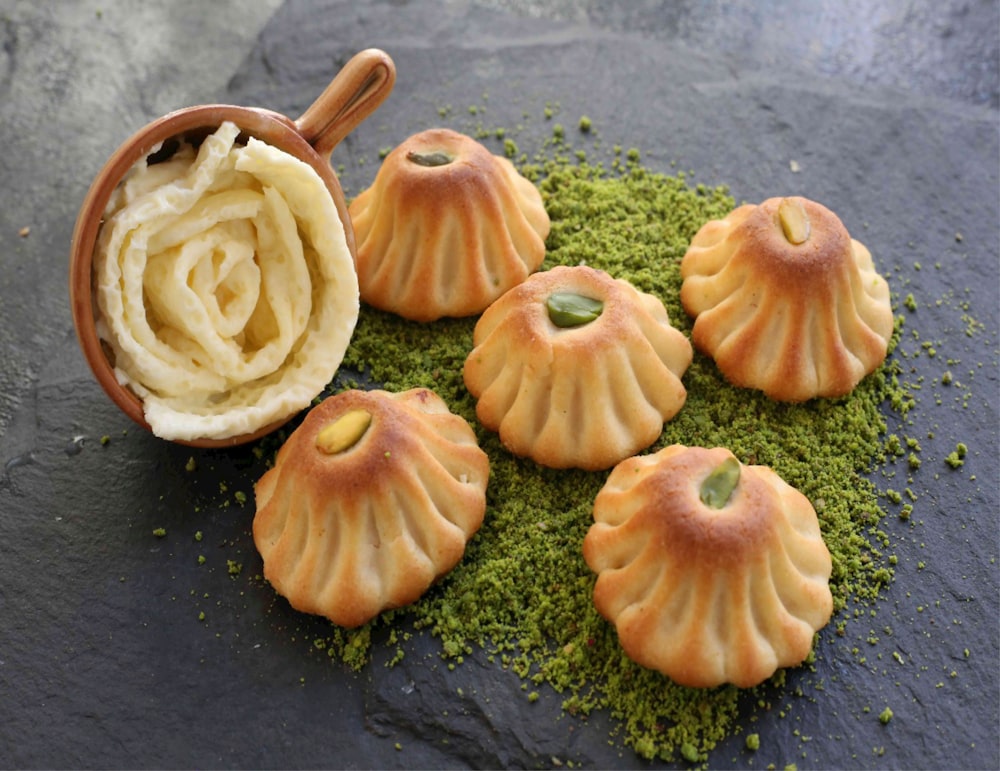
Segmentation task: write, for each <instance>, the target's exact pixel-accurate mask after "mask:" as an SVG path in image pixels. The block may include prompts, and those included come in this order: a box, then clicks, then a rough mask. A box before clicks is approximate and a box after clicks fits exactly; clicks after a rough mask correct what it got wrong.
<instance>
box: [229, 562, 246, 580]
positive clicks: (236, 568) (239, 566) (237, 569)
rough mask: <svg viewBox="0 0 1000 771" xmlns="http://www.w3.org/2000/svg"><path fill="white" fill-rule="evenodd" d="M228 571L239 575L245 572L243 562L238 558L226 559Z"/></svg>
mask: <svg viewBox="0 0 1000 771" xmlns="http://www.w3.org/2000/svg"><path fill="white" fill-rule="evenodd" d="M226 571H227V572H228V573H229V575H231V576H238V575H239V574H240V573H241V572H243V563H242V562H237V561H236V560H226Z"/></svg>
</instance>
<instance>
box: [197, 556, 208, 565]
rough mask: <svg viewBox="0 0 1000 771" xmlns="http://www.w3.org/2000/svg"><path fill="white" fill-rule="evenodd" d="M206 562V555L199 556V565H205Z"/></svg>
mask: <svg viewBox="0 0 1000 771" xmlns="http://www.w3.org/2000/svg"><path fill="white" fill-rule="evenodd" d="M206 561H207V560H206V558H205V555H204V554H199V555H198V564H199V565H204V564H205V562H206Z"/></svg>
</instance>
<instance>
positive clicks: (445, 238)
mask: <svg viewBox="0 0 1000 771" xmlns="http://www.w3.org/2000/svg"><path fill="white" fill-rule="evenodd" d="M349 212H350V215H351V222H352V223H353V225H354V234H355V238H356V240H357V257H356V265H357V271H358V280H359V282H360V286H361V299H362V300H364V301H365V302H367V303H368V304H370V305H373V306H374V307H376V308H380V309H382V310H386V311H391V312H392V313H396V314H398V315H400V316H403V317H404V318H408V319H412V320H415V321H433V320H435V319H438V318H441V317H443V316H471V315H475V314H477V313H481V312H482V311H483V310H484V309H485V308H486V307H487V306H488V305H489V304H490V303H491V302H493V301H494V300H495V299H496V298H497V297H499V296H500V295H502V294H503V293H504V292H506V291H507V290H508V289H510V288H511V287H513V286H516V285H517V284H519V283H521V282H522V281H523V280H524V279H525V278H527V276H528V275H529V274H531V273H532V272H533V271H535V270H536V269H537V268H538V266H539V265H541V264H542V260H543V259H544V258H545V238H546V236H548V233H549V217H548V214H546V212H545V207H544V205H543V204H542V196H541V193H539V192H538V189H537V188H536V187H535V186H534V185H533V184H532V183H531V182H530V181H528V180H527V179H525V178H524V177H522V176H521V175H520V174H518V172H517V170H516V169H515V168H514V165H513V164H512V163H511V162H510V161H509V160H507V159H506V158H504V157H502V156H499V155H493V154H492V153H490V152H489V150H487V149H486V148H485V147H484V146H483V145H481V144H479V143H478V142H476V141H475V140H474V139H472V138H470V137H467V136H464V135H462V134H459V133H457V132H454V131H451V130H449V129H429V130H427V131H423V132H421V133H419V134H415V135H413V136H411V137H410V138H408V139H407V140H406V141H404V142H403V143H402V144H400V145H399V146H398V147H396V148H395V149H394V150H393V151H392V152H391V153H389V154H388V155H387V156H386V158H385V160H384V161H383V162H382V166H381V168H380V169H379V171H378V174H377V175H376V176H375V181H374V182H373V183H372V186H371V187H369V188H368V189H366V190H364V191H363V192H362V193H360V194H359V195H358V196H357V197H356V198H355V199H354V200H353V201H352V202H351V204H350V206H349Z"/></svg>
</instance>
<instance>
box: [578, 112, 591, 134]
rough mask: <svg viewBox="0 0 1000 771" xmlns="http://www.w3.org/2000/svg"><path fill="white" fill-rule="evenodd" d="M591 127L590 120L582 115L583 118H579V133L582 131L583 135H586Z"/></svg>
mask: <svg viewBox="0 0 1000 771" xmlns="http://www.w3.org/2000/svg"><path fill="white" fill-rule="evenodd" d="M591 126H592V123H591V120H590V118H588V117H587V116H586V115H583V116H581V117H580V124H579V127H580V131H582V132H583V133H584V134H586V133H588V132H589V131H590V129H591Z"/></svg>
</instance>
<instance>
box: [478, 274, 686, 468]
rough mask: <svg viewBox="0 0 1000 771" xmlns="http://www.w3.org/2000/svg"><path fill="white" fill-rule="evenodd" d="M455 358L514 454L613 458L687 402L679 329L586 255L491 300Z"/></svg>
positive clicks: (656, 431) (548, 459)
mask: <svg viewBox="0 0 1000 771" xmlns="http://www.w3.org/2000/svg"><path fill="white" fill-rule="evenodd" d="M473 345H474V347H473V350H472V351H471V352H470V353H469V356H468V358H467V359H466V361H465V366H464V369H463V377H464V379H465V385H466V387H467V388H468V389H469V392H470V393H471V394H472V395H473V396H474V397H476V399H477V403H476V415H477V416H478V417H479V420H480V421H481V422H482V424H483V425H484V426H486V427H487V428H488V429H490V430H492V431H497V432H498V433H499V434H500V441H501V442H502V443H503V444H504V446H505V447H507V449H509V450H510V451H511V452H512V453H514V454H515V455H519V456H522V457H528V458H531V459H532V460H534V461H535V462H537V463H539V464H541V465H543V466H548V467H551V468H581V469H586V470H589V471H596V470H599V469H606V468H610V467H611V466H613V465H615V464H616V463H617V462H619V461H620V460H622V459H623V458H627V457H628V456H630V455H632V454H634V453H636V452H638V451H639V450H641V449H643V448H645V447H648V446H649V445H650V444H652V443H653V442H654V441H656V439H657V438H658V437H659V436H660V433H661V432H662V430H663V424H664V422H665V421H667V420H670V419H671V418H672V417H673V416H674V415H676V414H677V412H678V411H679V410H680V409H681V407H682V406H683V405H684V401H685V399H686V398H687V391H686V390H685V388H684V384H683V383H682V382H681V378H682V376H683V375H684V372H685V371H686V370H687V368H688V366H689V365H690V364H691V357H692V349H691V344H690V343H689V342H688V340H687V338H686V337H685V336H684V335H683V334H682V333H681V332H680V331H679V330H677V329H675V328H674V327H673V326H671V324H670V319H669V318H668V316H667V311H666V308H664V306H663V303H662V302H660V300H659V299H657V298H656V297H654V296H653V295H651V294H647V293H645V292H640V291H639V290H638V289H636V288H635V287H634V286H632V285H631V284H630V283H628V282H627V281H624V280H622V279H615V278H612V277H611V276H610V275H608V274H607V273H605V272H604V271H600V270H595V269H593V268H589V267H586V266H583V265H580V266H576V267H564V266H560V267H555V268H552V269H551V270H548V271H545V272H542V273H536V274H534V275H532V276H531V277H529V278H528V279H527V280H526V281H525V282H524V283H522V284H520V285H519V286H517V287H515V288H514V289H512V290H510V291H509V292H507V293H506V294H504V295H503V297H501V298H500V299H499V300H497V301H496V302H495V303H493V304H492V305H491V306H490V307H489V308H487V310H486V312H485V313H484V314H483V315H482V317H481V318H480V319H479V321H478V323H477V324H476V327H475V331H474V333H473Z"/></svg>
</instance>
